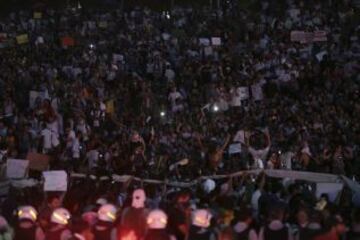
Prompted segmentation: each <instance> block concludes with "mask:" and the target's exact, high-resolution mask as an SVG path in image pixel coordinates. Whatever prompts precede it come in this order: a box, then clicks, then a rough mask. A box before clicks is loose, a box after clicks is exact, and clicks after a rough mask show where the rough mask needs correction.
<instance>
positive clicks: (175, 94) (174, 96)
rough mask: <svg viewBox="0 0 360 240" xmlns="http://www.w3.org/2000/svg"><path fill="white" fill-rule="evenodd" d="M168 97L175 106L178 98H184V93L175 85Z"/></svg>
mask: <svg viewBox="0 0 360 240" xmlns="http://www.w3.org/2000/svg"><path fill="white" fill-rule="evenodd" d="M168 99H169V101H170V103H171V106H174V105H175V104H176V100H177V99H182V95H181V93H180V92H179V91H177V89H176V87H173V88H172V89H171V92H170V93H169V97H168Z"/></svg>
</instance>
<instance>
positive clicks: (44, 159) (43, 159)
mask: <svg viewBox="0 0 360 240" xmlns="http://www.w3.org/2000/svg"><path fill="white" fill-rule="evenodd" d="M26 159H27V160H29V169H31V170H36V171H45V170H47V169H48V168H49V162H50V156H48V155H45V154H40V153H28V155H27V156H26Z"/></svg>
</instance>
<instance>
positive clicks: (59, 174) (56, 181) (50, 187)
mask: <svg viewBox="0 0 360 240" xmlns="http://www.w3.org/2000/svg"><path fill="white" fill-rule="evenodd" d="M43 176H44V178H45V183H44V191H49V192H51V191H64V192H65V191H66V190H67V174H66V172H65V171H46V172H43Z"/></svg>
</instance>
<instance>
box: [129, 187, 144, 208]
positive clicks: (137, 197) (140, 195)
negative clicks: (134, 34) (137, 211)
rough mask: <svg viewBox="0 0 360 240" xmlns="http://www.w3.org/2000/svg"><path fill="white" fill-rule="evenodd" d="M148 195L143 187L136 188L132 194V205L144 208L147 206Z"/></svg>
mask: <svg viewBox="0 0 360 240" xmlns="http://www.w3.org/2000/svg"><path fill="white" fill-rule="evenodd" d="M145 201H146V195H145V191H144V190H143V189H136V190H135V191H134V192H133V195H132V203H131V206H132V207H134V208H143V207H144V206H145Z"/></svg>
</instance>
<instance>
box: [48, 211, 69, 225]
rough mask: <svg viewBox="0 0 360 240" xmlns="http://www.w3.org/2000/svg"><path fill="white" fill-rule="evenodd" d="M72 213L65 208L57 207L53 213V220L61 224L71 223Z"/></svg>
mask: <svg viewBox="0 0 360 240" xmlns="http://www.w3.org/2000/svg"><path fill="white" fill-rule="evenodd" d="M70 217H71V215H70V212H69V211H68V210H67V209H65V208H57V209H55V210H54V211H53V213H52V214H51V219H50V220H51V222H52V223H57V224H61V225H67V224H68V223H69V219H70Z"/></svg>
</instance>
